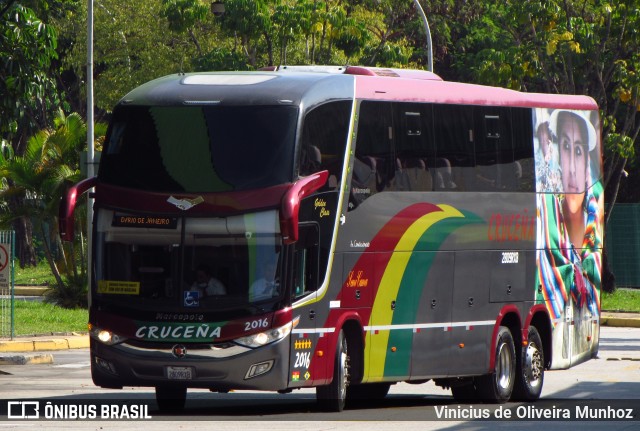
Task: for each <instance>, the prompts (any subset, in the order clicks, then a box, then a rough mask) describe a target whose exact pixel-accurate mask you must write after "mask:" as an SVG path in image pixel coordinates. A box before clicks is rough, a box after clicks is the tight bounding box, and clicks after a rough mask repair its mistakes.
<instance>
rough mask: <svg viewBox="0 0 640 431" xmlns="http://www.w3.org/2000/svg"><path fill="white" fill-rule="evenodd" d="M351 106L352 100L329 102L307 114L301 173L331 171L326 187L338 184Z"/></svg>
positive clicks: (303, 137)
mask: <svg viewBox="0 0 640 431" xmlns="http://www.w3.org/2000/svg"><path fill="white" fill-rule="evenodd" d="M351 105H352V103H351V101H338V102H329V103H325V104H322V105H320V106H318V107H315V108H313V109H312V110H311V111H309V113H307V115H306V117H305V119H304V127H303V131H302V149H301V155H300V167H299V173H300V176H307V175H310V174H313V173H315V172H318V171H322V170H328V171H329V181H328V184H327V187H328V188H330V189H335V188H336V187H337V186H338V184H339V183H340V180H341V177H342V167H343V164H344V154H345V148H346V145H347V139H348V138H349V121H350V119H351Z"/></svg>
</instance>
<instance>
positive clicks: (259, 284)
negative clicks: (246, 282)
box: [249, 261, 278, 301]
mask: <svg viewBox="0 0 640 431" xmlns="http://www.w3.org/2000/svg"><path fill="white" fill-rule="evenodd" d="M276 267H277V265H276V262H274V261H269V262H267V263H266V264H265V266H264V267H263V271H262V277H261V278H258V279H257V280H256V281H254V282H253V283H252V284H251V289H250V290H249V298H250V300H251V301H260V300H262V299H267V298H271V297H272V296H275V295H277V294H278V280H276Z"/></svg>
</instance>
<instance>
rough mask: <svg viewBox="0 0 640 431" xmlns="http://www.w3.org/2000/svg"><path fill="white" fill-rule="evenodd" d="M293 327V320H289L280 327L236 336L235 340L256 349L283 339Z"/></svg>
mask: <svg viewBox="0 0 640 431" xmlns="http://www.w3.org/2000/svg"><path fill="white" fill-rule="evenodd" d="M292 327H293V322H289V323H287V324H286V325H284V326H281V327H279V328H273V329H269V330H268V331H264V332H259V333H257V334H252V335H249V336H246V337H240V338H236V339H235V340H234V341H235V342H236V343H238V344H240V345H242V346H246V347H251V348H252V349H255V348H256V347H262V346H266V345H267V344H270V343H273V342H275V341H278V340H282V339H283V338H284V337H286V336H287V335H289V334H290V333H291V329H292Z"/></svg>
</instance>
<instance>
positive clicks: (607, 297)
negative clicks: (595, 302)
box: [600, 288, 640, 313]
mask: <svg viewBox="0 0 640 431" xmlns="http://www.w3.org/2000/svg"><path fill="white" fill-rule="evenodd" d="M600 305H601V307H600V308H602V310H604V311H624V312H631V313H640V289H621V288H618V289H616V291H615V292H613V293H606V292H602V297H601V304H600Z"/></svg>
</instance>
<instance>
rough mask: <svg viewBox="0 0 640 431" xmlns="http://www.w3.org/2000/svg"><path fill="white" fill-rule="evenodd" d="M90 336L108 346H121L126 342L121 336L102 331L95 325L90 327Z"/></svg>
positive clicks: (105, 330)
mask: <svg viewBox="0 0 640 431" xmlns="http://www.w3.org/2000/svg"><path fill="white" fill-rule="evenodd" d="M89 335H90V336H91V338H93V339H94V340H98V341H100V342H101V343H103V344H106V345H108V346H112V345H114V344H119V343H122V342H123V341H125V340H126V338H124V337H121V336H120V335H118V334H115V333H113V332H111V331H109V330H107V329H102V328H99V327H97V326H93V325H89Z"/></svg>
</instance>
